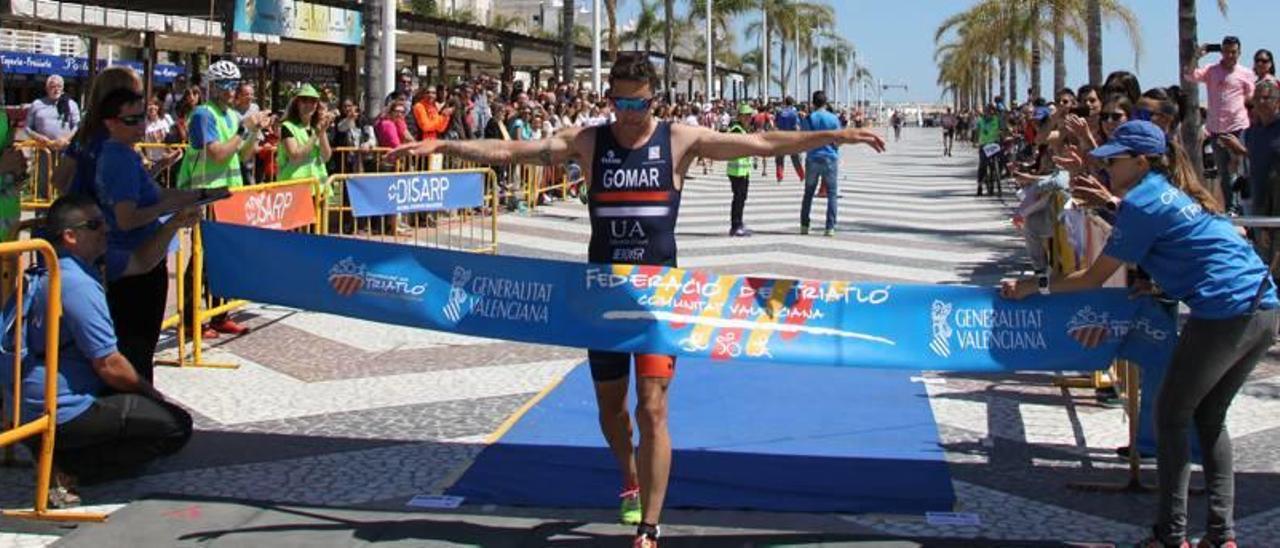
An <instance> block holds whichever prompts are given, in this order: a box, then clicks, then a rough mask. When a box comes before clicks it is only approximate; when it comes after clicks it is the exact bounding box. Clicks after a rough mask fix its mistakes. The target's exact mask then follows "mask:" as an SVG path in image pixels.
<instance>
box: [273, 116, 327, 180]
mask: <svg viewBox="0 0 1280 548" xmlns="http://www.w3.org/2000/svg"><path fill="white" fill-rule="evenodd" d="M280 125H281V127H282V128H284V130H285V131H286V132H288V133H282V134H281V135H280V137H281V138H280V145H279V146H278V147H276V165H278V166H280V173H279V175H278V176H277V177H276V178H277V179H278V180H280V181H290V180H293V179H304V178H307V177H315V179H316V181H318V182H319V184H320V193H321V195H322V196H324V197H325V198H329V197H332V196H333V191H332V189H330V188H329V184H328V183H329V181H328V180H329V168H327V167H325V165H324V161H323V160H321V159H320V147H319V146H317V143H316V142H314V141H313V140H314V139H315V129H313V128H311V127H309V126H306V127H304V126H300V125H298V124H295V123H293V122H290V121H288V120H285V121H284V122H281V124H280ZM288 137H293V138H294V139H296V140H298V141H299V142H305V143H310V144H311V157H310V158H308V159H307V160H305V161H303V162H300V163H294V162H290V161H289V150H288V148H286V147H285V146H284V139H285V138H288ZM312 194H315V191H314V190H312Z"/></svg>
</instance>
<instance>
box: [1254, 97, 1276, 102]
mask: <svg viewBox="0 0 1280 548" xmlns="http://www.w3.org/2000/svg"><path fill="white" fill-rule="evenodd" d="M1253 102H1255V103H1274V102H1276V96H1275V95H1259V96H1257V97H1254V98H1253Z"/></svg>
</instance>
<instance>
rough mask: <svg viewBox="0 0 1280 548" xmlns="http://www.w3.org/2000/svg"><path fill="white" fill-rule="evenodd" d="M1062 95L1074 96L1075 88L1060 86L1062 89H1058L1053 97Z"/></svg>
mask: <svg viewBox="0 0 1280 548" xmlns="http://www.w3.org/2000/svg"><path fill="white" fill-rule="evenodd" d="M1063 95H1070V96H1072V97H1075V96H1076V90H1074V89H1071V88H1062V89H1060V90H1058V93H1055V94H1054V95H1053V96H1054V97H1062V96H1063Z"/></svg>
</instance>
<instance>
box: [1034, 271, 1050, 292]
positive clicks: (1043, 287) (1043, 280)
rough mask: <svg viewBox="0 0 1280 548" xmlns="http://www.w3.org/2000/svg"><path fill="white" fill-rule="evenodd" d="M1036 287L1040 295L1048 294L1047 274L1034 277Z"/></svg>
mask: <svg viewBox="0 0 1280 548" xmlns="http://www.w3.org/2000/svg"><path fill="white" fill-rule="evenodd" d="M1036 288H1037V289H1038V290H1039V291H1040V294H1041V295H1048V294H1049V275H1048V274H1041V275H1039V276H1038V277H1036Z"/></svg>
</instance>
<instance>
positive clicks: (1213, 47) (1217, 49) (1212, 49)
mask: <svg viewBox="0 0 1280 548" xmlns="http://www.w3.org/2000/svg"><path fill="white" fill-rule="evenodd" d="M1204 51H1205V53H1222V44H1205V45H1204Z"/></svg>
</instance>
